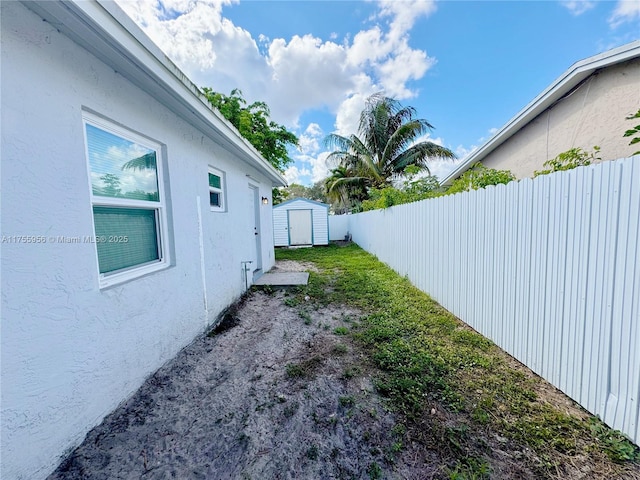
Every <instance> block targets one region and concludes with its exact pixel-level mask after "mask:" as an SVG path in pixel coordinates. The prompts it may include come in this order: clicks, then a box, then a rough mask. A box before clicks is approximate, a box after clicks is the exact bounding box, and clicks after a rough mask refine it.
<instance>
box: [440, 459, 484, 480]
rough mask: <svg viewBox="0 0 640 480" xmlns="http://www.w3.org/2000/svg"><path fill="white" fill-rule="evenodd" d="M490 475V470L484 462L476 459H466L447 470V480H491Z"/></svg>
mask: <svg viewBox="0 0 640 480" xmlns="http://www.w3.org/2000/svg"><path fill="white" fill-rule="evenodd" d="M490 473H491V468H490V467H489V465H488V464H487V462H486V461H484V460H482V459H478V458H476V457H466V458H463V459H462V460H459V461H458V462H457V463H456V466H455V467H454V468H453V469H452V470H449V480H488V479H489V478H491V477H490Z"/></svg>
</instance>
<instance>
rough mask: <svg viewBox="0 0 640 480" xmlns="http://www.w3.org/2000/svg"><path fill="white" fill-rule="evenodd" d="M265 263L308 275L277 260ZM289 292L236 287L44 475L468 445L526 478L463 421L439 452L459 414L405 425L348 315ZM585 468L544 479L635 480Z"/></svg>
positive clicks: (392, 470) (436, 468) (391, 454)
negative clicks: (382, 390) (229, 302)
mask: <svg viewBox="0 0 640 480" xmlns="http://www.w3.org/2000/svg"><path fill="white" fill-rule="evenodd" d="M275 271H317V270H316V268H315V266H314V265H313V264H306V263H298V262H293V261H279V262H278V263H277V264H276V268H275ZM296 293H297V291H296V290H295V289H288V290H287V289H280V290H273V291H272V290H270V289H266V290H264V291H253V292H250V293H249V294H247V296H245V297H244V298H243V299H242V300H241V301H240V302H238V303H237V304H236V305H234V306H233V307H232V308H231V309H230V310H229V311H228V312H227V313H226V314H225V315H223V318H222V321H221V323H220V324H219V325H218V327H217V328H216V329H215V331H213V332H210V333H209V334H207V335H202V336H200V337H198V338H197V339H196V340H195V341H194V342H193V343H192V344H191V345H189V346H188V347H186V348H185V349H184V350H183V351H182V352H180V353H179V354H178V356H177V357H176V358H175V359H174V360H172V361H171V362H169V363H168V364H167V365H165V366H164V367H163V368H161V369H160V370H159V371H158V372H156V373H155V374H154V375H153V376H152V377H151V378H149V379H148V380H147V381H146V382H145V384H144V385H143V386H142V387H141V388H140V389H139V391H138V392H137V393H136V394H135V395H134V396H133V397H132V398H130V399H129V400H128V401H127V402H125V403H124V404H123V405H122V406H121V407H120V408H118V409H117V410H116V411H114V412H113V413H112V414H110V415H109V416H108V417H107V418H106V419H105V420H104V422H103V423H102V424H101V425H99V426H98V427H96V428H94V429H93V430H92V431H91V432H89V434H88V435H87V437H86V439H85V441H84V442H83V443H82V445H80V446H79V447H78V448H77V449H76V450H75V451H73V452H72V453H71V455H70V456H69V457H68V458H67V459H65V460H64V461H63V462H62V464H61V465H60V466H59V467H58V469H57V470H56V471H55V472H54V473H53V474H52V475H51V476H50V477H49V479H50V480H62V479H74V480H75V479H96V480H98V479H109V480H112V479H140V480H145V479H153V480H156V479H183V480H190V479H211V480H226V479H242V480H250V479H253V480H271V479H291V480H315V479H318V480H320V479H322V480H325V479H409V480H428V479H448V478H452V477H451V476H450V475H451V470H450V469H451V468H452V466H453V465H451V462H452V459H453V460H454V461H455V458H457V457H460V458H462V457H464V456H465V455H466V454H467V453H468V454H469V455H475V454H477V453H478V452H482V455H483V456H485V457H487V459H488V460H489V461H490V464H491V478H496V479H519V480H525V479H526V480H535V479H537V478H538V476H537V475H536V473H535V472H534V471H533V470H531V469H530V466H531V465H536V464H539V463H540V459H539V458H537V457H536V455H535V453H534V452H532V451H531V450H529V449H528V448H526V447H524V446H518V445H516V444H514V443H513V442H509V441H507V439H506V438H502V437H500V436H499V435H496V434H494V433H492V432H491V431H482V430H474V432H473V435H471V436H472V437H473V438H472V439H471V440H472V442H471V444H470V445H468V446H466V447H464V446H460V447H459V450H460V451H455V452H449V453H451V454H448V453H447V448H448V447H446V446H447V445H450V444H451V440H450V437H451V432H452V431H453V432H455V431H456V428H459V426H460V425H464V424H465V419H464V418H458V417H460V416H461V414H458V413H453V412H447V411H445V410H443V409H441V408H439V407H438V405H437V404H434V408H431V409H430V411H429V409H427V411H426V412H425V414H424V416H422V417H421V418H416V419H414V420H413V422H412V423H410V424H407V425H408V428H409V431H408V432H405V427H404V424H403V423H402V421H401V419H400V418H398V417H396V416H395V414H393V413H391V412H390V411H389V410H388V408H387V405H386V404H385V400H384V399H382V398H380V397H379V396H378V395H377V394H376V392H375V389H374V387H373V381H372V376H371V374H372V372H373V371H374V370H373V369H372V368H371V367H370V366H369V364H368V360H367V358H366V357H365V356H364V355H363V354H362V353H361V351H360V350H359V348H361V347H358V346H357V345H355V344H354V343H353V340H352V338H351V337H350V336H345V335H340V333H342V332H341V331H340V327H342V329H343V331H344V330H345V329H347V330H348V329H350V328H351V327H352V326H354V325H356V324H357V323H358V321H359V320H360V318H361V313H360V312H358V311H356V310H354V309H353V308H349V307H345V306H340V305H330V306H328V307H325V306H322V307H320V306H318V305H317V304H315V302H314V301H313V299H309V298H308V297H304V296H303V295H301V294H296ZM336 329H338V330H336ZM506 358H508V357H506ZM512 362H513V365H512V367H513V368H514V369H518V370H520V371H524V372H529V373H527V374H528V375H534V374H533V373H532V372H530V371H528V370H527V369H526V368H525V367H523V366H522V365H521V364H519V363H518V362H516V361H515V360H512ZM538 386H539V387H540V389H541V390H540V391H537V393H538V394H539V396H540V398H541V399H543V400H544V401H548V402H549V403H551V404H553V405H556V406H557V407H558V408H560V409H561V410H562V411H565V410H566V411H567V412H568V413H572V414H574V415H576V416H578V417H579V416H580V411H579V410H580V409H579V407H577V406H576V405H575V404H574V403H573V402H571V401H570V400H569V399H568V398H567V397H566V396H564V395H563V394H562V393H560V392H559V391H557V390H556V389H554V388H553V387H551V386H550V385H548V384H546V382H543V381H541V380H540V381H539V382H538ZM447 432H449V433H447ZM447 435H448V436H447ZM447 438H449V443H447ZM466 448H472V449H473V451H469V452H466V453H465V449H466ZM447 463H449V465H447ZM592 463H593V462H591V461H590V459H589V458H587V457H584V458H580V457H576V456H574V457H571V458H569V457H568V458H567V461H566V462H564V465H563V469H562V472H561V471H558V475H557V478H571V479H576V480H578V479H584V480H587V479H591V478H598V479H603V478H607V479H609V478H638V477H637V475H635V473H634V472H635V470H634V471H631V470H629V471H628V472H627V474H625V473H622V474H621V475H619V474H614V473H613V472H611V475H609V474H607V472H606V471H599V470H598V468H599V466H600V464H599V463H598V462H595V464H594V465H592ZM447 467H448V468H449V469H448V468H447ZM455 478H467V477H464V476H459V477H455ZM468 478H472V477H468ZM473 478H475V477H473Z"/></svg>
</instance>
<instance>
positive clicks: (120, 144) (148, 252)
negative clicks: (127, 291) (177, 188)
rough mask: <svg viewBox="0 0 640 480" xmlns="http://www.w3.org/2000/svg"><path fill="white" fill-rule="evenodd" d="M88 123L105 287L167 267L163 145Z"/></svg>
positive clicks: (96, 121)
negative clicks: (164, 247) (162, 165)
mask: <svg viewBox="0 0 640 480" xmlns="http://www.w3.org/2000/svg"><path fill="white" fill-rule="evenodd" d="M84 125H85V140H86V152H87V160H88V164H89V178H90V182H91V203H92V207H93V224H94V229H95V239H94V240H95V245H96V252H97V258H98V270H99V273H100V284H101V286H109V285H111V284H114V283H119V282H121V281H126V280H129V279H131V278H135V277H137V276H140V275H143V274H146V273H148V272H150V271H154V270H157V269H159V268H163V267H165V266H166V264H167V258H166V254H165V250H166V249H163V243H164V240H165V238H166V232H164V231H163V226H164V225H165V216H164V215H165V212H164V210H165V208H164V198H163V194H162V191H161V185H162V181H161V179H162V168H161V164H160V163H161V162H159V161H158V159H159V158H160V151H161V146H160V145H159V144H156V143H155V142H153V141H150V140H149V139H146V138H143V137H141V136H139V135H137V134H135V133H133V132H130V131H128V130H126V129H124V128H123V127H121V126H119V125H114V124H111V123H110V122H108V121H106V120H104V119H102V118H100V117H96V116H94V115H90V114H88V113H85V116H84Z"/></svg>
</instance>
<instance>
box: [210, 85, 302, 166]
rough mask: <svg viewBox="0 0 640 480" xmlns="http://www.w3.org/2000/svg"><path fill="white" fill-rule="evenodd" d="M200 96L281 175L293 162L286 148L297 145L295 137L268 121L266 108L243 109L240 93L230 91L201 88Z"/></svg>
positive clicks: (254, 105) (258, 104)
mask: <svg viewBox="0 0 640 480" xmlns="http://www.w3.org/2000/svg"><path fill="white" fill-rule="evenodd" d="M202 90H203V92H204V95H205V96H206V97H207V100H209V103H211V105H213V106H214V107H215V108H216V109H218V111H219V112H220V113H221V114H222V115H223V116H224V118H226V119H227V120H229V121H230V122H231V124H232V125H233V126H234V127H236V128H237V129H238V131H239V132H240V134H241V135H242V136H243V137H244V138H246V139H247V140H248V141H249V143H251V145H253V146H254V147H255V148H256V150H258V151H259V152H260V153H261V154H262V156H263V157H264V158H265V159H266V160H267V161H268V162H269V163H271V165H273V166H274V167H275V168H277V169H278V170H279V171H280V172H284V170H285V168H286V167H287V166H288V165H290V164H291V163H292V162H293V160H292V159H291V158H290V157H289V154H288V147H290V146H297V145H298V137H296V136H295V135H294V134H293V133H291V132H290V131H288V130H287V129H286V128H285V127H284V126H283V125H279V124H277V123H275V122H274V121H272V120H271V118H270V115H271V114H270V111H269V107H268V106H267V104H266V103H264V102H254V103H252V104H251V105H247V101H246V100H245V99H244V98H243V97H242V92H241V91H240V90H238V89H237V88H236V89H233V90H232V91H231V94H230V95H228V96H227V95H224V94H222V93H218V92H214V91H213V90H211V89H210V88H206V87H205V88H203V89H202Z"/></svg>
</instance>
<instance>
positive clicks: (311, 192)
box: [274, 181, 327, 203]
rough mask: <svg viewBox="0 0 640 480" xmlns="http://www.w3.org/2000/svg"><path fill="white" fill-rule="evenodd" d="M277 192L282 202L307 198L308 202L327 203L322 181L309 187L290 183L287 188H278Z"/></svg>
mask: <svg viewBox="0 0 640 480" xmlns="http://www.w3.org/2000/svg"><path fill="white" fill-rule="evenodd" d="M279 191H280V195H281V197H282V199H283V200H282V201H284V200H289V199H292V198H308V199H309V200H315V201H316V202H322V203H327V197H326V195H325V190H324V183H323V182H322V181H319V182H316V183H314V184H313V185H312V186H310V187H305V186H304V185H300V184H298V183H292V184H291V185H289V186H288V187H284V188H280V189H279ZM274 203H275V202H274Z"/></svg>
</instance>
